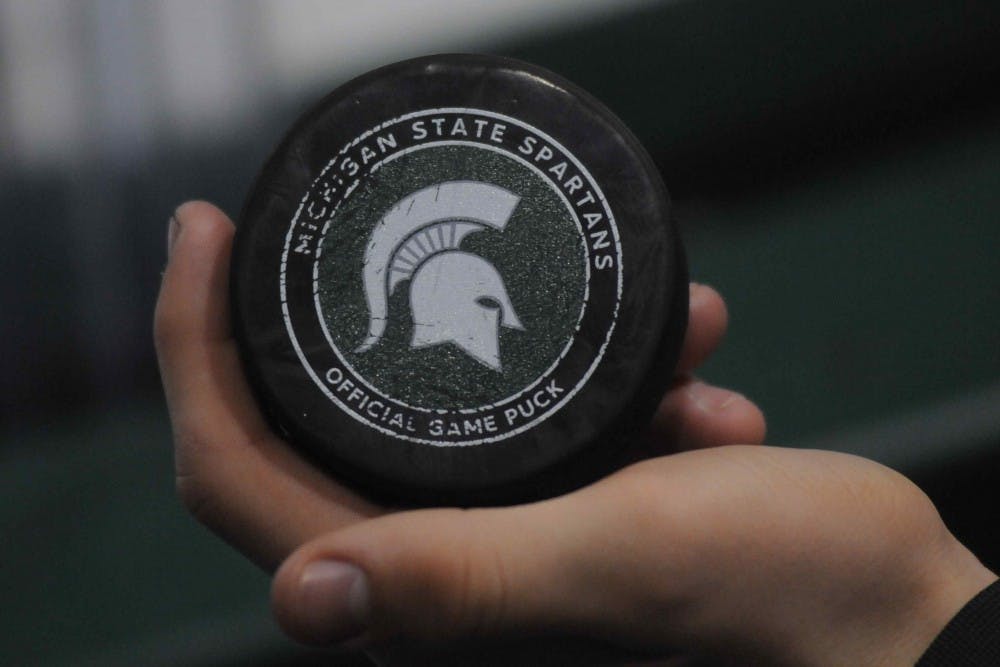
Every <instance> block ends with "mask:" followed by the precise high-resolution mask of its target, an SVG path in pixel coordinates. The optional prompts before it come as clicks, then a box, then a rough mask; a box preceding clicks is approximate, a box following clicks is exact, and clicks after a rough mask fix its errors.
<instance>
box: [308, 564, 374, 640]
mask: <svg viewBox="0 0 1000 667" xmlns="http://www.w3.org/2000/svg"><path fill="white" fill-rule="evenodd" d="M299 604H300V605H301V607H300V612H301V615H302V617H303V619H304V620H305V622H306V625H307V626H308V630H309V634H310V635H312V637H313V638H314V639H315V641H317V642H323V643H334V642H337V643H339V642H343V641H346V640H348V639H352V638H354V637H357V636H358V635H360V634H361V633H362V632H364V630H365V629H366V627H367V625H368V613H369V595H368V578H367V577H366V576H365V573H364V572H363V571H362V570H361V568H359V567H357V566H356V565H351V564H350V563H343V562H340V561H335V560H319V561H315V562H312V563H310V564H308V565H306V567H305V568H304V569H303V570H302V576H301V578H300V579H299Z"/></svg>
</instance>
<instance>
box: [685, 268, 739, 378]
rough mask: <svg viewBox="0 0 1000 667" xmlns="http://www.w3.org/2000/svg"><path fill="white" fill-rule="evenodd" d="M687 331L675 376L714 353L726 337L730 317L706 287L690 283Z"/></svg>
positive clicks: (694, 367)
mask: <svg viewBox="0 0 1000 667" xmlns="http://www.w3.org/2000/svg"><path fill="white" fill-rule="evenodd" d="M689 289H690V295H689V297H688V299H689V304H690V305H689V309H690V312H689V314H688V327H687V332H686V333H685V335H684V343H683V345H682V346H681V353H680V357H679V358H678V361H677V370H676V374H677V375H686V374H688V373H691V372H692V371H694V369H696V368H697V367H698V366H700V365H701V364H702V363H704V361H705V360H706V359H708V357H709V355H711V354H712V352H714V351H715V349H716V348H717V347H719V344H720V343H721V342H722V339H723V337H724V336H725V334H726V326H727V324H728V322H729V315H728V313H727V311H726V302H725V301H723V300H722V297H721V296H720V295H719V293H718V292H716V291H715V290H714V289H712V288H711V287H709V286H707V285H699V284H698V283H691V285H690V287H689Z"/></svg>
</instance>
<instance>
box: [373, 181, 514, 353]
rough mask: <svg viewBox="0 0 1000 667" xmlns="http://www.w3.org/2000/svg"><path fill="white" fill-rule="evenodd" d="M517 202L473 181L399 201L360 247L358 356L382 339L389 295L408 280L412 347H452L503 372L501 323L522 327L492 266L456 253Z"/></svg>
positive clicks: (502, 220) (500, 225)
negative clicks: (362, 304) (363, 328)
mask: <svg viewBox="0 0 1000 667" xmlns="http://www.w3.org/2000/svg"><path fill="white" fill-rule="evenodd" d="M518 201H520V198H519V197H518V196H517V195H515V194H513V193H511V192H508V191H507V190H504V189H503V188H500V187H497V186H495V185H490V184H488V183H479V182H476V181H451V182H447V183H439V184H438V185H433V186H430V187H428V188H424V189H423V190H418V191H417V192H414V193H413V194H411V195H408V196H406V197H403V198H402V199H400V200H399V201H398V202H397V203H396V204H395V206H393V207H392V208H391V209H390V210H389V212H388V213H386V214H385V216H384V217H383V218H382V219H381V220H380V221H379V223H378V224H377V225H376V226H375V229H374V230H373V231H372V235H371V238H370V239H369V241H368V247H367V248H366V250H365V262H364V272H363V275H362V277H363V280H364V289H365V297H366V298H367V300H368V313H369V320H368V335H367V337H366V338H365V340H364V342H363V343H361V345H360V346H359V347H358V348H357V352H366V351H367V350H369V349H371V348H372V346H374V345H375V344H376V343H377V342H378V341H379V340H380V339H381V337H382V334H383V333H384V332H385V326H386V321H387V319H388V308H389V295H391V294H392V293H393V291H394V290H395V289H396V287H397V286H398V285H399V284H400V283H402V282H403V281H405V280H409V281H410V311H411V315H412V317H413V339H412V341H411V343H410V345H411V347H414V348H420V347H428V346H431V345H442V344H444V343H454V344H455V345H457V346H458V347H459V349H461V350H462V351H463V352H465V353H466V354H468V355H469V356H471V357H472V358H473V359H475V360H476V361H479V362H480V363H482V364H485V365H486V366H489V367H490V368H492V369H493V370H496V371H499V370H501V365H500V326H501V325H502V326H505V327H508V328H512V329H522V330H523V329H524V327H523V326H522V325H521V322H520V320H518V318H517V314H516V313H515V312H514V306H513V305H512V304H511V302H510V297H509V296H508V295H507V289H506V287H505V286H504V282H503V278H501V277H500V273H499V272H498V271H497V270H496V267H494V266H493V265H492V264H490V263H489V262H487V261H486V260H485V259H483V258H482V257H479V256H478V255H474V254H472V253H469V252H465V251H462V250H459V249H458V248H459V245H460V244H461V242H462V239H464V238H465V237H466V236H468V235H469V234H472V233H474V232H479V231H482V230H484V229H486V228H487V227H492V228H493V229H497V230H500V231H502V230H503V229H504V227H505V226H506V225H507V221H508V220H509V219H510V216H511V214H512V213H513V212H514V208H515V207H516V206H517V204H518Z"/></svg>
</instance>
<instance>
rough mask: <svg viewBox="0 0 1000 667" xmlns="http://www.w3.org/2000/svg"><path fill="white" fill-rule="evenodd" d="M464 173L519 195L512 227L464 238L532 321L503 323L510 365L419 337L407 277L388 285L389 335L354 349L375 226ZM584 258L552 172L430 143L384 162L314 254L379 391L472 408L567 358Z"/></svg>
mask: <svg viewBox="0 0 1000 667" xmlns="http://www.w3.org/2000/svg"><path fill="white" fill-rule="evenodd" d="M460 180H463V181H480V182H484V183H490V184H493V185H497V186H499V187H502V188H504V189H506V190H508V191H510V192H512V193H514V194H516V195H517V196H519V197H520V198H521V199H520V201H519V202H518V204H517V206H516V207H515V209H514V212H513V214H512V215H511V218H510V220H509V222H508V223H507V225H506V227H505V229H504V230H503V231H498V230H496V229H491V228H487V229H484V230H483V231H479V232H475V233H473V234H470V235H469V236H468V237H467V238H466V239H465V240H464V241H463V242H462V244H461V249H462V250H463V251H465V252H469V253H473V254H475V255H478V256H479V257H482V258H483V259H485V260H487V261H489V262H490V263H491V264H493V266H494V267H495V268H496V270H497V271H498V272H499V274H500V276H501V277H502V279H503V282H504V285H505V286H506V289H507V294H508V295H509V297H510V300H511V303H512V305H513V307H514V310H515V312H516V314H517V316H518V318H519V319H520V321H521V323H522V324H523V325H524V330H518V329H510V328H507V327H503V326H501V327H499V343H500V360H501V363H502V370H501V371H496V370H493V369H492V368H489V367H488V366H486V365H484V364H482V363H480V362H478V361H477V360H475V359H474V358H472V357H471V356H469V355H467V354H466V353H465V352H464V351H462V350H461V349H459V348H458V347H457V346H455V345H453V344H442V345H434V346H431V347H422V348H417V349H413V348H411V347H410V341H411V337H412V333H413V324H412V319H411V314H410V283H409V281H405V282H402V283H400V284H399V285H397V286H396V289H395V290H394V292H393V293H392V294H391V295H390V296H389V302H388V304H389V309H388V322H387V326H386V329H385V333H384V334H383V336H382V338H381V340H379V341H378V343H376V344H375V346H374V347H372V348H371V349H369V350H367V351H366V352H360V353H359V352H356V351H355V350H356V348H357V347H358V346H359V345H360V343H361V342H362V341H363V340H364V339H365V335H366V333H367V331H368V324H369V313H368V305H367V302H366V300H365V296H364V289H363V284H362V272H363V268H364V265H363V262H364V255H365V247H366V245H367V243H368V242H369V237H370V236H371V233H372V230H373V229H374V227H375V225H377V224H378V222H379V221H380V220H381V219H382V217H383V216H384V215H385V213H386V212H387V211H388V210H389V209H390V208H392V206H393V205H394V204H396V203H397V202H398V201H399V200H400V199H402V198H404V197H406V196H408V195H410V194H412V193H414V192H416V191H418V190H421V189H423V188H426V187H429V186H432V185H436V184H439V183H443V182H447V181H460ZM586 267H587V255H586V247H585V243H584V239H583V237H582V235H581V232H580V230H579V228H578V226H577V223H576V222H575V220H574V217H573V213H572V212H571V211H570V209H569V208H568V207H567V205H566V203H565V202H564V201H563V199H562V198H561V197H560V196H559V195H558V194H557V193H556V191H555V190H554V189H553V185H551V184H550V183H549V182H548V181H547V180H546V179H544V178H542V177H541V176H539V175H538V174H537V173H536V172H535V171H533V170H532V169H529V168H528V167H527V166H525V165H524V164H522V163H520V162H519V161H518V160H515V159H513V158H512V157H509V156H507V155H504V154H502V153H498V152H495V151H491V150H487V149H484V148H477V147H475V146H469V145H435V144H429V145H426V146H425V147H422V148H421V149H419V150H414V151H411V152H408V153H405V154H401V155H397V156H396V157H395V159H392V160H391V161H388V162H385V163H383V164H382V165H380V166H379V168H378V169H377V170H375V171H373V173H372V174H371V175H370V176H369V177H368V178H366V179H364V180H362V182H361V184H360V186H359V187H358V188H357V190H355V191H354V192H353V193H352V194H351V196H350V197H349V198H348V199H347V200H346V201H345V202H344V203H343V204H342V205H341V207H340V208H339V209H338V211H337V213H336V215H335V216H334V218H333V220H332V221H331V222H330V224H329V226H328V228H327V230H326V234H325V237H324V238H323V241H322V254H321V255H320V257H319V259H318V260H317V267H316V270H317V285H318V292H317V294H316V298H317V302H318V304H319V306H320V310H321V316H322V318H323V321H324V323H325V325H326V329H327V332H328V334H329V336H330V339H331V341H332V342H333V344H334V345H335V346H336V348H337V350H338V352H339V354H340V355H341V357H342V358H343V359H344V360H345V361H346V362H347V363H348V364H350V366H351V367H353V368H354V370H355V371H356V372H357V373H358V374H359V375H360V376H361V377H363V378H364V379H365V380H366V381H367V382H368V383H369V384H370V385H371V386H372V387H374V388H375V389H376V390H377V391H378V392H380V393H382V394H383V395H385V396H388V397H390V398H393V399H396V400H398V401H403V402H405V403H407V404H409V405H411V406H414V407H420V408H425V409H431V410H433V409H472V408H477V407H480V406H484V405H489V404H492V403H496V402H499V401H502V400H503V399H505V398H507V397H509V396H512V395H514V394H517V393H518V392H520V391H521V390H522V389H524V388H525V387H527V386H529V385H531V384H532V383H533V382H535V381H536V380H538V379H539V378H540V377H541V376H542V375H543V374H544V373H545V371H546V370H547V369H548V368H549V367H550V366H551V365H552V364H553V363H554V362H555V361H556V360H557V359H558V358H559V356H560V354H561V353H562V352H563V350H564V348H565V347H566V345H567V343H568V342H569V341H570V339H571V338H572V337H573V335H574V334H575V333H576V328H577V326H578V322H579V321H580V316H581V313H582V308H583V302H584V298H585V293H586V281H587V277H586V270H587V268H586Z"/></svg>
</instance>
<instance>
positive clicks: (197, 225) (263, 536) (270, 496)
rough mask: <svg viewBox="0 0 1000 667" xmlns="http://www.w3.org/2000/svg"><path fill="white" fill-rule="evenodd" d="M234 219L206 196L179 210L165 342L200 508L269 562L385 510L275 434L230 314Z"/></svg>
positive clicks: (188, 473)
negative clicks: (251, 382) (247, 373)
mask: <svg viewBox="0 0 1000 667" xmlns="http://www.w3.org/2000/svg"><path fill="white" fill-rule="evenodd" d="M233 232H234V229H233V224H232V222H230V220H229V219H228V218H227V217H226V215H225V214H224V213H223V212H222V211H220V210H219V209H217V208H216V207H214V206H212V205H211V204H207V203H204V202H190V203H187V204H185V205H183V206H181V207H180V208H178V209H177V212H176V213H175V216H174V222H172V223H171V233H170V234H169V238H170V241H171V242H172V245H171V248H170V251H169V261H168V264H167V268H166V271H165V273H164V276H163V283H162V286H161V289H160V297H159V300H158V302H157V307H156V318H155V339H156V349H157V355H158V357H159V362H160V372H161V375H162V378H163V385H164V389H165V392H166V397H167V404H168V407H169V409H170V417H171V422H172V424H173V428H174V439H175V446H176V466H177V485H178V490H179V492H180V494H181V497H182V499H183V500H184V502H185V503H186V504H187V506H188V507H189V508H190V510H191V511H192V513H194V514H195V516H196V517H197V518H198V519H199V520H201V521H202V522H203V523H205V524H206V525H208V526H209V527H210V528H212V529H213V530H214V531H216V532H217V533H219V534H220V535H221V536H222V537H223V538H225V539H226V540H228V541H230V542H231V543H232V544H233V545H234V546H236V547H237V548H238V549H240V550H241V551H243V552H244V553H245V554H246V555H247V556H248V557H250V558H251V559H253V560H254V561H256V562H257V563H259V564H261V565H263V566H264V567H273V566H274V565H276V564H277V563H278V562H280V561H281V560H282V559H283V558H284V557H285V556H287V554H288V553H289V552H290V551H291V550H292V549H294V548H295V547H296V546H298V545H299V544H301V543H302V542H303V541H305V540H307V539H310V538H312V537H314V536H315V535H318V534H320V533H322V532H324V531H327V530H330V529H331V528H332V527H338V526H341V525H345V524H347V523H350V522H351V521H354V520H357V519H358V518H360V517H362V516H372V515H374V514H375V513H376V512H377V510H376V508H374V507H373V506H371V505H369V504H368V503H365V502H363V501H361V500H360V499H359V498H357V497H356V496H354V495H353V494H351V493H349V492H346V491H344V490H343V489H341V488H340V487H338V486H337V485H335V484H333V483H332V482H330V481H329V480H328V479H327V478H325V477H324V476H323V475H322V474H321V473H319V472H318V471H317V470H315V469H314V468H312V467H311V466H309V465H307V464H305V463H304V462H303V461H302V460H301V459H299V458H298V457H297V456H296V455H295V454H294V453H292V452H291V451H290V450H289V449H288V448H287V447H286V446H285V444H284V443H282V442H280V441H279V440H277V439H276V438H274V437H273V435H272V434H271V431H270V430H269V428H268V426H267V424H266V423H265V421H264V419H263V418H262V416H261V414H260V412H259V410H258V409H257V405H256V403H255V401H254V398H253V396H252V395H251V393H250V390H249V387H248V386H247V384H246V380H245V378H244V374H243V369H242V366H241V363H240V360H239V355H238V351H237V348H236V344H235V341H234V340H233V338H232V332H231V328H230V320H229V301H228V294H229V291H228V280H229V254H230V250H231V246H232V239H233Z"/></svg>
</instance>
